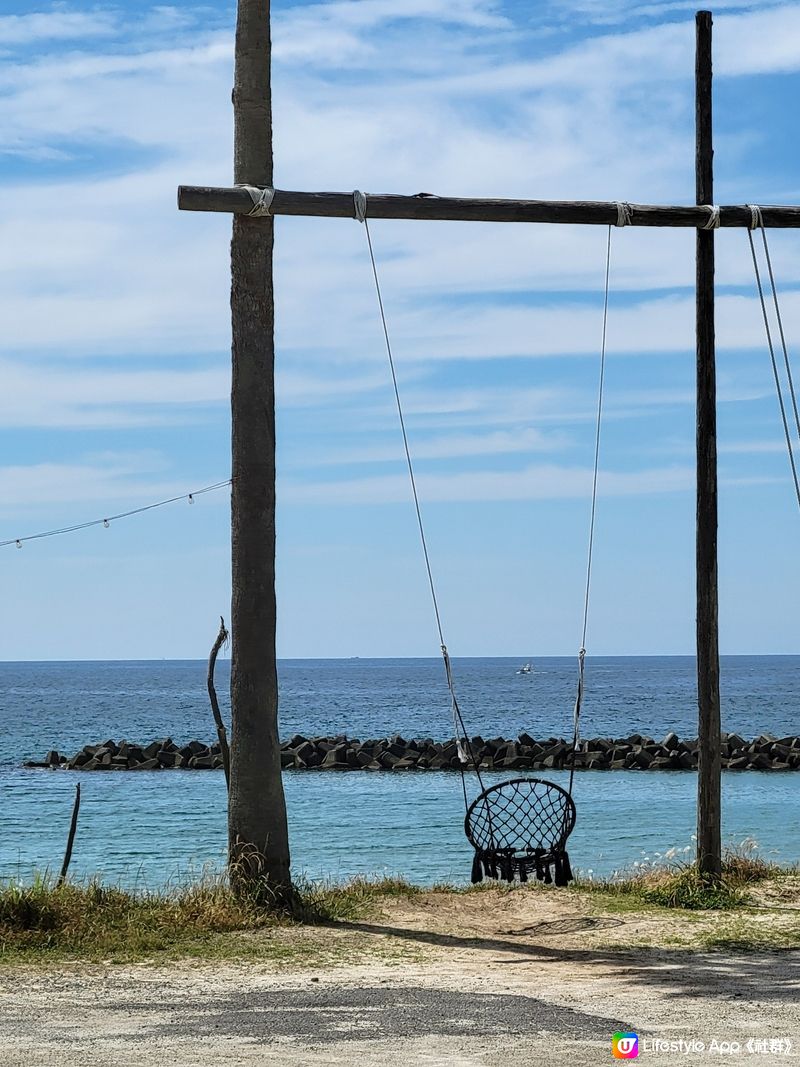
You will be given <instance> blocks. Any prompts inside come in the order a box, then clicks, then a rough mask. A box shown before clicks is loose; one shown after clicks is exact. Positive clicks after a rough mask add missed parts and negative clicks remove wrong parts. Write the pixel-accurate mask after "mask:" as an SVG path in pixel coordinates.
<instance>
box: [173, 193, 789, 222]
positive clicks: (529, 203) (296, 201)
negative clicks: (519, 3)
mask: <svg viewBox="0 0 800 1067" xmlns="http://www.w3.org/2000/svg"><path fill="white" fill-rule="evenodd" d="M178 207H179V208H180V209H181V210H182V211H217V212H228V213H230V214H233V215H247V214H249V213H250V212H251V211H252V210H253V200H252V198H251V196H250V194H249V192H248V191H247V189H243V188H241V187H237V186H232V187H229V188H215V187H213V186H204V185H181V186H179V188H178ZM625 207H626V208H627V209H628V223H629V225H631V226H649V227H654V226H672V227H682V228H685V229H702V228H704V227H705V225H706V223H707V222H708V220H709V217H710V211H709V209H708V207H704V206H700V207H698V206H692V205H672V206H670V205H658V204H626V205H625ZM270 211H271V213H272V214H273V215H307V216H313V217H317V218H337V219H348V218H350V219H351V218H353V217H354V212H353V194H352V193H308V192H297V191H295V190H287V189H276V190H275V196H274V198H273V200H272V205H271V208H270ZM367 213H368V215H369V217H370V218H373V219H421V220H428V221H446V222H546V223H561V224H565V225H576V224H577V225H582V226H609V225H615V224H616V223H617V221H618V205H617V204H616V203H615V202H614V201H593V200H491V199H490V200H487V199H480V198H474V197H469V198H465V197H453V196H433V195H431V194H428V193H417V194H416V195H415V196H396V195H393V194H388V193H369V194H368V198H367ZM761 216H762V218H763V220H764V225H765V226H767V227H770V228H771V229H800V207H796V206H793V205H787V206H779V205H761ZM719 224H720V226H722V227H725V228H726V229H727V228H732V227H747V226H751V225H752V213H751V211H750V208H749V206H748V205H747V204H731V205H725V206H721V207H720V208H719Z"/></svg>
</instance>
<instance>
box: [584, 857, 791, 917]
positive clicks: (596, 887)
mask: <svg viewBox="0 0 800 1067" xmlns="http://www.w3.org/2000/svg"><path fill="white" fill-rule="evenodd" d="M794 873H796V871H795V870H794V869H793V868H792V869H790V868H783V867H779V866H778V865H777V864H772V863H769V862H767V861H766V860H764V859H762V858H761V857H760V856H759V855H758V854H757V853H755V852H753V850H752V849H748V848H745V847H743V848H738V849H730V850H728V851H727V852H726V853H725V855H724V857H723V863H722V876H721V878H719V879H717V880H715V879H709V878H706V877H704V876H703V875H701V874H700V872H699V871H698V869H697V867H696V866H695V865H694V864H689V863H665V864H662V865H660V866H655V867H650V868H648V869H646V870H643V871H636V872H634V873H631V874H629V875H627V876H624V877H616V878H613V879H610V880H606V881H579V882H578V883H577V888H578V889H579V890H584V891H589V892H596V893H601V894H603V895H604V896H606V897H611V898H613V897H617V898H622V899H627V900H628V901H629V902H630V904H631V906H632V907H634V908H635V907H639V906H641V905H643V904H644V905H648V904H649V905H655V906H656V907H661V908H675V909H680V910H683V911H729V910H732V909H740V908H744V907H746V906H747V905H748V904H750V903H751V902H752V897H751V894H750V892H749V889H750V887H752V886H754V885H756V884H758V883H759V882H764V881H767V880H769V879H780V878H785V877H788V876H791V875H792V874H794ZM625 910H627V909H625Z"/></svg>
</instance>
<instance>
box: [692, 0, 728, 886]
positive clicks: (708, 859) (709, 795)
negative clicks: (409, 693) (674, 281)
mask: <svg viewBox="0 0 800 1067" xmlns="http://www.w3.org/2000/svg"><path fill="white" fill-rule="evenodd" d="M696 27H697V52H696V64H695V79H696V81H695V93H696V97H695V104H696V138H697V140H696V148H697V154H696V161H695V165H696V170H695V176H696V183H697V190H696V191H697V203H698V204H713V203H714V149H713V139H712V113H711V12H710V11H698V13H697V17H696ZM716 404H717V401H716V368H715V351H714V231H713V230H698V231H697V704H698V712H699V719H698V737H699V752H698V773H697V866H698V870H699V871H700V873H701V874H702V875H704V876H705V877H708V878H711V879H717V878H719V876H720V874H721V870H722V842H721V828H720V823H721V800H720V696H719V615H718V595H717V411H716Z"/></svg>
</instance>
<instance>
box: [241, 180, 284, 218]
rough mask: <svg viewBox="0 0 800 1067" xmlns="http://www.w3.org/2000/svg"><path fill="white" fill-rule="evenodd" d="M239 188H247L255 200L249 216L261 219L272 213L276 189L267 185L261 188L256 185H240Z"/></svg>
mask: <svg viewBox="0 0 800 1067" xmlns="http://www.w3.org/2000/svg"><path fill="white" fill-rule="evenodd" d="M237 188H238V189H245V190H247V192H248V193H249V194H250V199H251V200H252V201H253V206H252V208H251V209H250V210H249V211H248V212H247V216H248V218H251V219H260V218H264V217H265V216H267V215H271V214H272V201H273V200H274V199H275V190H274V189H272V188H270V187H269V186H267V188H266V189H259V188H258V186H256V185H244V184H242V185H238V186H237Z"/></svg>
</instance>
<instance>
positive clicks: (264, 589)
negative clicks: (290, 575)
mask: <svg viewBox="0 0 800 1067" xmlns="http://www.w3.org/2000/svg"><path fill="white" fill-rule="evenodd" d="M233 108H234V123H235V137H234V180H235V181H236V182H237V183H246V184H250V185H258V186H266V185H271V184H272V111H271V96H270V26H269V2H268V0H239V6H238V18H237V23H236V70H235V78H234V91H233ZM272 244H273V221H272V219H271V218H249V217H248V216H246V215H239V216H236V217H235V218H234V220H233V237H232V240H231V320H232V328H233V345H232V358H233V380H232V386H231V421H232V475H233V487H232V494H231V500H232V504H231V547H232V571H233V573H232V582H233V595H232V602H231V631H232V642H233V645H232V662H231V726H232V730H231V733H232V737H231V782H230V801H229V808H228V834H229V857H228V862H229V872H230V877H231V884H232V886H233V887H234V889H235V890H236V891H240V892H252V891H253V890H257V891H258V892H265V893H266V894H268V895H271V896H274V897H275V899H276V900H278V901H280V900H282V899H286V898H288V896H289V894H290V892H291V881H290V875H289V838H288V830H287V825H286V803H285V799H284V795H283V784H282V782H281V762H280V744H279V741H278V678H277V667H276V662H275V617H276V613H275V389H274V369H275V367H274V364H275V346H274V302H273V291H272Z"/></svg>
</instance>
